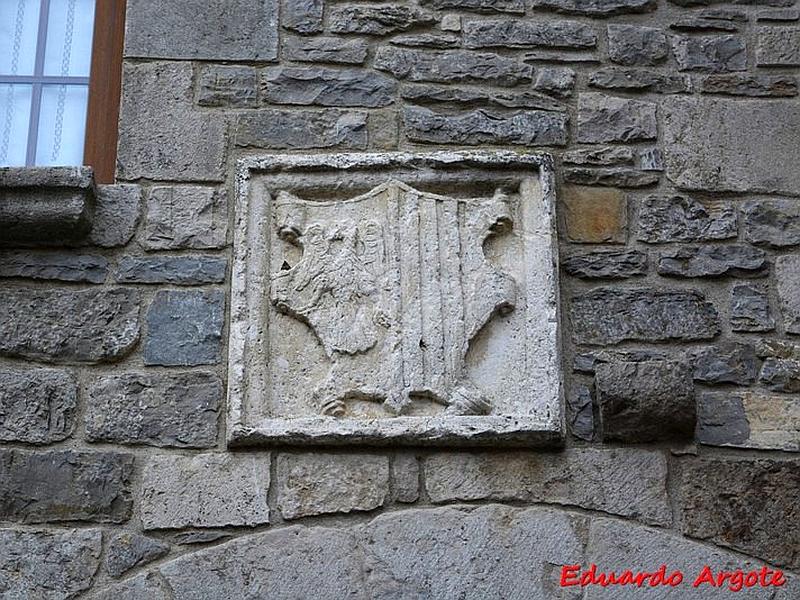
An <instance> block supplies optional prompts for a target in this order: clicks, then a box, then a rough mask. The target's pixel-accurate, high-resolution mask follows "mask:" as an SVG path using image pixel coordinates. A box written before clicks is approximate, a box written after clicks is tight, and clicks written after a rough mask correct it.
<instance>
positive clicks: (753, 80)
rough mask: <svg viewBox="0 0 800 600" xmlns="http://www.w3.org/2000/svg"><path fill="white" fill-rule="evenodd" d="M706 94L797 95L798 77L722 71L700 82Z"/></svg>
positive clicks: (772, 96) (754, 96) (765, 96)
mask: <svg viewBox="0 0 800 600" xmlns="http://www.w3.org/2000/svg"><path fill="white" fill-rule="evenodd" d="M700 91H702V92H703V93H704V94H727V95H729V96H750V97H753V98H759V97H764V98H782V97H791V96H797V93H798V91H797V78H796V77H795V76H793V75H742V74H740V73H722V74H718V75H709V76H708V77H705V78H704V79H703V80H702V82H701V84H700Z"/></svg>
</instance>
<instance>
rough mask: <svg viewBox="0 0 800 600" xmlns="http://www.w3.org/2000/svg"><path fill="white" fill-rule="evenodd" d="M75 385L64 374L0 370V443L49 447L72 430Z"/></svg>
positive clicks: (39, 370)
mask: <svg viewBox="0 0 800 600" xmlns="http://www.w3.org/2000/svg"><path fill="white" fill-rule="evenodd" d="M77 404H78V382H77V381H76V380H75V378H74V377H73V376H72V375H71V374H69V373H66V372H64V371H55V370H50V369H25V370H22V369H3V370H0V441H3V442H24V443H28V444H49V443H52V442H58V441H61V440H63V439H66V438H67V437H69V436H70V435H71V434H72V431H73V430H74V428H75V410H76V408H77Z"/></svg>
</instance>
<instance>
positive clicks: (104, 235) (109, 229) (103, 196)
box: [89, 184, 142, 248]
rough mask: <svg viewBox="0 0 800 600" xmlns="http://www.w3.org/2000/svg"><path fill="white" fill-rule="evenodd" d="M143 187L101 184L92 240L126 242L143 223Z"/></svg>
mask: <svg viewBox="0 0 800 600" xmlns="http://www.w3.org/2000/svg"><path fill="white" fill-rule="evenodd" d="M141 209H142V190H141V188H140V187H139V186H138V185H127V184H118V185H100V186H98V187H97V199H96V200H95V205H94V219H93V223H92V230H91V231H90V232H89V242H90V243H91V244H93V245H95V246H102V247H103V248H115V247H117V246H124V245H125V244H127V243H128V242H130V241H131V238H132V237H133V234H134V233H135V232H136V226H137V225H138V224H139V213H140V212H141Z"/></svg>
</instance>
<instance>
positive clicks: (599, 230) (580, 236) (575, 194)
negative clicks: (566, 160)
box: [561, 185, 628, 244]
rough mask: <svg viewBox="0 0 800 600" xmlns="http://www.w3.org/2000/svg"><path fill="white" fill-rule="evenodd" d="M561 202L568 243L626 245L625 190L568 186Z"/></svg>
mask: <svg viewBox="0 0 800 600" xmlns="http://www.w3.org/2000/svg"><path fill="white" fill-rule="evenodd" d="M561 203H562V206H563V208H564V210H563V213H562V214H563V215H564V217H563V218H564V229H565V230H566V234H567V238H568V239H569V241H571V242H578V243H587V244H603V243H606V244H609V243H610V244H615V243H616V244H624V243H625V239H626V237H627V228H628V210H627V200H626V197H625V193H624V192H622V190H617V189H597V188H592V187H583V186H577V185H565V186H564V187H563V189H562V193H561Z"/></svg>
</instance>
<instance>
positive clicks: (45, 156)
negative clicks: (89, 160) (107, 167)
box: [36, 85, 89, 166]
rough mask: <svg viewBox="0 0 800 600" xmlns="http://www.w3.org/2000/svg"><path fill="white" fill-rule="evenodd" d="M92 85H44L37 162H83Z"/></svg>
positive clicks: (70, 163)
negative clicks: (87, 106)
mask: <svg viewBox="0 0 800 600" xmlns="http://www.w3.org/2000/svg"><path fill="white" fill-rule="evenodd" d="M88 97H89V86H86V85H45V86H42V109H41V112H40V113H39V137H38V140H37V143H36V164H37V165H62V166H63V165H80V164H82V163H83V138H84V134H85V132H86V104H87V99H88Z"/></svg>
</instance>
